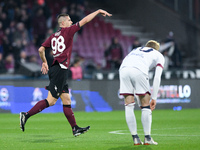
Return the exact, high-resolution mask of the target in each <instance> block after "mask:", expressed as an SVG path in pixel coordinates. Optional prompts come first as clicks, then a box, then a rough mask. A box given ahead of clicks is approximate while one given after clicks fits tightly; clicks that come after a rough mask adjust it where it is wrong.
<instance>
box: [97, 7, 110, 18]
mask: <svg viewBox="0 0 200 150" xmlns="http://www.w3.org/2000/svg"><path fill="white" fill-rule="evenodd" d="M99 13H100V14H101V15H102V16H104V17H106V16H109V17H110V16H112V14H110V13H108V12H107V11H105V10H102V9H100V10H99Z"/></svg>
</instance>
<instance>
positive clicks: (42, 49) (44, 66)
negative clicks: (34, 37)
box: [38, 46, 49, 74]
mask: <svg viewBox="0 0 200 150" xmlns="http://www.w3.org/2000/svg"><path fill="white" fill-rule="evenodd" d="M38 51H39V55H40V58H41V59H42V61H43V63H42V68H41V71H42V74H47V73H48V70H49V67H48V64H47V59H46V57H45V47H43V46H41V47H40V48H39V50H38Z"/></svg>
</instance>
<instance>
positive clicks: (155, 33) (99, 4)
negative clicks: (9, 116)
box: [0, 0, 200, 113]
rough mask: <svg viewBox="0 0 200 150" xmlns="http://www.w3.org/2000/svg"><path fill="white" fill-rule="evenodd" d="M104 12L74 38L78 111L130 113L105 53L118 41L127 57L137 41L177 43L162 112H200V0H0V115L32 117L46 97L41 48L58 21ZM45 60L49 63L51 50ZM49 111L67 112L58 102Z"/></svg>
mask: <svg viewBox="0 0 200 150" xmlns="http://www.w3.org/2000/svg"><path fill="white" fill-rule="evenodd" d="M99 8H102V9H105V10H107V11H108V12H110V13H112V14H113V16H112V17H110V18H103V17H101V16H98V17H96V18H95V19H94V20H92V21H91V22H90V23H88V24H87V25H85V26H84V27H83V28H82V30H80V32H79V33H77V34H76V36H75V37H74V45H73V53H72V59H71V61H72V62H71V63H72V64H73V63H74V60H76V58H79V60H80V61H81V67H82V69H83V78H82V79H78V80H73V79H70V80H69V86H70V89H71V94H72V105H73V109H74V110H75V111H76V110H77V111H80V110H81V111H86V112H92V111H112V110H123V109H124V107H123V98H122V97H120V96H119V95H118V90H119V79H118V68H115V67H113V66H112V65H108V63H109V59H110V58H109V57H108V56H107V54H106V52H107V50H108V49H109V47H110V45H111V41H112V38H114V37H115V38H117V39H118V41H119V44H120V45H121V48H122V54H123V56H122V58H123V57H124V56H125V55H126V54H128V52H129V51H130V50H132V46H133V44H134V42H135V41H137V40H138V43H139V44H141V45H144V44H145V43H146V42H147V41H148V40H150V39H154V40H158V41H159V42H161V43H163V44H166V43H168V42H170V41H172V42H174V44H175V47H174V51H173V53H172V54H171V55H170V56H167V55H166V57H167V58H168V59H169V66H168V68H167V69H166V70H165V71H164V73H163V76H162V83H161V88H160V91H159V98H158V106H157V108H158V109H174V110H181V109H182V108H200V103H199V102H198V99H199V96H200V95H199V91H198V87H199V85H200V81H199V79H200V59H199V58H200V44H199V43H200V42H199V41H200V1H199V0H123V1H122V0H57V1H54V0H0V112H11V113H19V112H20V111H22V110H23V111H27V110H28V109H30V108H31V107H32V106H33V105H34V104H35V103H36V102H37V101H38V100H40V99H43V98H45V97H46V95H47V91H45V90H44V86H45V85H47V84H48V76H43V75H41V73H40V65H41V60H40V59H39V55H38V48H39V46H40V45H41V43H42V42H43V41H44V40H45V38H46V37H47V36H48V35H50V34H51V33H53V32H55V31H56V29H57V25H56V16H57V15H58V14H59V13H61V12H65V13H68V14H69V15H70V16H71V19H72V21H73V22H74V23H75V22H77V21H79V20H80V19H81V18H83V17H84V16H85V15H87V14H88V13H90V12H92V11H94V10H96V9H99ZM168 51H169V49H166V50H165V51H163V54H165V53H164V52H168ZM46 57H47V59H48V62H49V64H50V63H51V62H52V55H51V50H47V52H46ZM150 78H151V79H152V78H153V73H150ZM44 112H62V109H61V102H60V100H59V101H58V102H57V103H56V105H55V106H54V107H52V108H49V109H47V110H45V111H44Z"/></svg>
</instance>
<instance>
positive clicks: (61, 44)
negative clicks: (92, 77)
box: [42, 22, 80, 69]
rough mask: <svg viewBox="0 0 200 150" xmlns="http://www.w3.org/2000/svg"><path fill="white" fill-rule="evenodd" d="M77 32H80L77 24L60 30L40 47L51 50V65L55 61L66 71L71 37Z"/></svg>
mask: <svg viewBox="0 0 200 150" xmlns="http://www.w3.org/2000/svg"><path fill="white" fill-rule="evenodd" d="M78 30H80V26H79V23H78V22H77V23H76V24H74V25H72V26H70V27H66V28H60V29H59V30H58V31H57V32H56V33H54V34H52V35H51V36H50V37H49V38H48V39H47V40H46V41H45V42H44V43H42V46H44V47H45V48H52V51H53V57H54V61H53V64H54V63H55V61H56V60H57V61H58V63H59V64H60V65H61V67H62V66H64V67H62V68H65V69H66V68H68V67H69V63H70V57H71V53H72V44H73V36H74V34H75V33H76V32H77V31H78Z"/></svg>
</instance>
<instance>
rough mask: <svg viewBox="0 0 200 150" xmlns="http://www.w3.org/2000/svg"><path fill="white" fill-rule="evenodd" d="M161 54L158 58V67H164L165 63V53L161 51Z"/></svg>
mask: <svg viewBox="0 0 200 150" xmlns="http://www.w3.org/2000/svg"><path fill="white" fill-rule="evenodd" d="M159 54H160V55H159V57H158V59H157V63H156V67H157V66H160V67H161V68H163V67H164V63H165V59H164V57H163V55H162V54H161V53H159Z"/></svg>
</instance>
